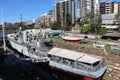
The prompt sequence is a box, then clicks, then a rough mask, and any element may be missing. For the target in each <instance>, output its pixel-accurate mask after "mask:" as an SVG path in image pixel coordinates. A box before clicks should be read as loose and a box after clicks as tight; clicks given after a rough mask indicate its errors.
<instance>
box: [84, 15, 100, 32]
mask: <svg viewBox="0 0 120 80" xmlns="http://www.w3.org/2000/svg"><path fill="white" fill-rule="evenodd" d="M82 22H83V23H84V24H89V25H90V26H91V30H90V32H91V33H95V34H98V32H99V30H100V28H101V23H102V17H101V14H98V13H97V14H94V13H88V14H86V16H85V18H83V19H82Z"/></svg>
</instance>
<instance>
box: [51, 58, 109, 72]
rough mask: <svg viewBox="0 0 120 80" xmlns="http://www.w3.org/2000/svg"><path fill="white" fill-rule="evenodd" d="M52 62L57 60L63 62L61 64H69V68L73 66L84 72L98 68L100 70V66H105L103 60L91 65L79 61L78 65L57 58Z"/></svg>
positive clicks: (94, 70)
mask: <svg viewBox="0 0 120 80" xmlns="http://www.w3.org/2000/svg"><path fill="white" fill-rule="evenodd" d="M53 61H54V62H57V63H60V64H63V65H66V66H69V67H71V68H74V69H78V70H83V71H86V72H96V71H98V70H100V69H101V68H103V67H105V66H106V65H107V63H106V62H103V63H99V64H98V65H97V66H91V65H86V64H83V63H80V64H79V65H78V64H76V65H75V64H73V63H72V64H70V62H69V61H68V62H64V61H62V62H61V61H60V60H58V59H54V60H53Z"/></svg>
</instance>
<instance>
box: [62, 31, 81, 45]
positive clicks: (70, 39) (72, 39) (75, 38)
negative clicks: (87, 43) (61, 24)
mask: <svg viewBox="0 0 120 80" xmlns="http://www.w3.org/2000/svg"><path fill="white" fill-rule="evenodd" d="M61 38H62V39H63V40H64V41H68V42H73V43H77V44H80V42H81V40H82V39H83V38H82V37H80V36H78V35H75V34H72V33H65V34H63V35H62V36H61Z"/></svg>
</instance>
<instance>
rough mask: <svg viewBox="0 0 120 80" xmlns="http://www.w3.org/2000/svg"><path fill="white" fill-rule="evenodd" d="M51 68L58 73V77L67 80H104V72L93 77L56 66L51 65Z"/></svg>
mask: <svg viewBox="0 0 120 80" xmlns="http://www.w3.org/2000/svg"><path fill="white" fill-rule="evenodd" d="M49 68H50V70H51V71H53V72H54V73H56V75H58V76H57V77H58V78H60V79H61V78H62V79H65V80H102V78H103V76H104V74H103V75H102V76H100V77H98V78H91V77H87V76H82V75H78V74H75V73H72V72H69V71H65V70H62V69H59V68H56V67H54V66H49Z"/></svg>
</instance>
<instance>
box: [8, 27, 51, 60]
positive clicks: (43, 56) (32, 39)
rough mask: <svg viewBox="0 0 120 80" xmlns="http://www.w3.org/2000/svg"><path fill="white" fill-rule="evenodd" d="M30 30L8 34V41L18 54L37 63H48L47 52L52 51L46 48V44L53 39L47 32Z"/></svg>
mask: <svg viewBox="0 0 120 80" xmlns="http://www.w3.org/2000/svg"><path fill="white" fill-rule="evenodd" d="M42 31H43V32H41V30H39V29H30V30H25V31H21V30H19V31H17V32H16V33H12V34H8V35H7V37H8V40H9V42H10V44H11V46H12V47H13V48H14V49H16V50H17V51H18V52H20V53H22V54H23V55H25V56H27V57H29V58H30V59H31V60H34V61H37V62H48V61H49V59H48V57H47V52H48V51H49V50H50V49H51V48H50V47H49V48H48V47H45V46H44V44H43V43H44V42H50V41H51V39H50V37H49V35H48V33H45V30H42Z"/></svg>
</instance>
